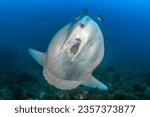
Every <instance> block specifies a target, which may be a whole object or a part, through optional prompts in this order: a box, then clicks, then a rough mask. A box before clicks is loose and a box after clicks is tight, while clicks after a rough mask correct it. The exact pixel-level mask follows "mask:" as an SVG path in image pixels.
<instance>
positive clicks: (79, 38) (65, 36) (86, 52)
mask: <svg viewBox="0 0 150 117" xmlns="http://www.w3.org/2000/svg"><path fill="white" fill-rule="evenodd" d="M28 51H29V53H30V54H31V56H32V57H33V58H34V59H35V60H36V61H37V62H38V63H39V64H40V65H42V66H43V75H44V77H45V79H46V80H47V81H48V83H49V84H51V85H53V86H55V87H56V88H58V89H63V90H70V89H73V88H76V87H78V86H79V85H83V86H87V87H91V88H98V89H101V90H107V89H108V88H107V87H106V86H105V85H104V84H103V83H101V82H100V81H98V80H97V79H96V78H94V77H93V76H92V72H93V70H94V69H95V68H96V67H97V66H98V65H99V64H100V63H101V61H102V59H103V56H104V41H103V35H102V32H101V30H100V28H99V26H98V25H97V24H96V22H95V21H93V20H92V19H91V18H90V17H89V16H84V17H83V18H81V19H80V20H77V21H73V22H72V23H69V24H67V25H66V26H64V27H63V28H61V29H60V30H59V31H58V32H57V33H56V35H55V36H54V37H53V39H52V40H51V42H50V44H49V46H48V49H47V51H46V52H45V53H42V52H39V51H37V50H34V49H29V50H28Z"/></svg>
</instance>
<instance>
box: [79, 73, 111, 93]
mask: <svg viewBox="0 0 150 117" xmlns="http://www.w3.org/2000/svg"><path fill="white" fill-rule="evenodd" d="M82 85H83V86H86V87H90V88H98V89H100V90H104V91H106V90H108V87H107V86H106V85H104V84H103V83H102V82H100V81H98V80H97V79H96V78H94V77H93V76H92V75H90V78H89V79H88V80H87V81H86V82H84V83H82Z"/></svg>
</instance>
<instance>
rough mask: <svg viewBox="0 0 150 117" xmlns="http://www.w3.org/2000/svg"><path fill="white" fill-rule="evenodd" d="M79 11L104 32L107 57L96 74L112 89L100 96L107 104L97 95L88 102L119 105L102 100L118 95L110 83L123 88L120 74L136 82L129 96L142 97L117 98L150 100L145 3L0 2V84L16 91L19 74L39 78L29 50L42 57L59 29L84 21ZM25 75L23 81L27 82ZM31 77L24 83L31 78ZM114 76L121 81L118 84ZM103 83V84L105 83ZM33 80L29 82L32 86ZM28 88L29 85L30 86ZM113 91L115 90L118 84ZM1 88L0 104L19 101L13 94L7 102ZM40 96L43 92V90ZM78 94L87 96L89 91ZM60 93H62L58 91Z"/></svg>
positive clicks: (148, 6) (149, 4)
mask: <svg viewBox="0 0 150 117" xmlns="http://www.w3.org/2000/svg"><path fill="white" fill-rule="evenodd" d="M83 8H88V10H89V16H90V17H91V18H92V19H93V20H95V21H96V22H97V23H98V24H99V26H100V28H101V30H102V32H103V36H104V41H105V56H104V59H103V61H102V63H101V65H100V66H98V68H97V70H96V71H95V75H97V76H98V77H101V76H102V77H103V78H102V79H104V82H106V84H107V85H109V86H110V89H111V90H110V91H108V92H107V93H104V94H105V98H101V96H102V97H104V96H103V95H104V94H103V92H102V93H101V92H100V97H99V98H97V97H91V98H89V99H118V97H117V96H116V95H115V94H112V95H115V96H116V97H115V96H114V97H113V96H112V97H108V96H106V95H108V94H109V93H110V94H111V93H112V92H113V91H114V90H116V89H115V88H116V87H113V82H114V80H116V82H117V83H118V82H120V84H121V83H124V79H123V81H121V78H122V75H123V76H124V74H125V75H128V77H129V78H130V77H131V79H135V82H137V84H133V86H132V88H131V89H132V90H131V89H129V90H131V92H136V91H134V90H133V88H135V90H138V91H137V92H138V94H140V93H141V92H143V90H144V92H145V93H146V94H142V96H141V97H138V94H137V92H136V93H135V94H134V96H133V97H132V96H131V97H130V93H131V92H129V94H128V96H129V97H121V99H150V96H149V95H148V94H149V93H147V92H150V80H149V79H150V22H149V21H150V13H149V12H150V1H148V0H132V1H131V0H1V1H0V70H1V72H0V74H1V76H0V79H1V80H0V82H2V83H3V85H4V86H5V88H6V89H8V90H9V86H8V87H7V85H8V84H9V85H10V86H12V85H13V86H14V84H15V83H16V84H15V85H18V82H14V80H16V81H17V79H16V76H17V77H18V74H19V75H20V73H22V71H23V73H24V72H25V73H27V74H28V71H29V72H31V73H29V74H30V75H31V74H32V75H31V76H34V75H33V73H35V72H36V71H37V72H38V73H37V74H39V72H41V73H42V68H41V67H40V66H39V65H37V63H36V62H35V61H34V60H33V59H32V58H31V56H30V55H29V54H28V52H27V49H28V48H30V47H32V48H34V49H37V50H40V51H43V52H44V51H46V49H47V47H48V44H49V42H50V41H51V39H52V37H53V36H54V35H55V33H56V32H57V31H58V30H59V29H60V28H61V27H63V26H64V25H66V24H67V23H69V22H72V21H74V16H75V15H76V14H79V15H81V16H83V12H82V9H83ZM98 15H102V17H103V19H104V22H100V21H98V20H97V16H98ZM101 69H102V70H101ZM116 69H117V70H116ZM119 70H120V71H119ZM25 73H24V74H23V77H24V76H25V77H26V74H25ZM114 74H115V75H114ZM30 75H29V76H28V75H27V77H31V76H30ZM40 75H41V74H40ZM117 75H119V76H117ZM139 75H141V76H139ZM114 76H115V77H117V78H118V77H119V80H118V79H117V78H114ZM41 77H42V76H41ZM105 77H107V78H106V79H105ZM112 77H113V78H112ZM137 77H138V78H137ZM141 77H142V78H141ZM140 78H141V79H142V80H144V81H143V82H144V86H143V85H142V86H141V85H140V82H141V79H140ZM13 79H14V80H13ZM25 79H26V78H25ZM33 79H34V78H32V80H33ZM41 79H43V77H42V78H41ZM32 80H31V82H34V80H33V81H32ZM29 81H30V80H29ZM20 82H21V81H19V83H20ZM22 82H24V81H22ZM36 82H37V81H36ZM42 82H44V81H42ZM127 82H129V84H132V83H131V82H134V80H133V81H131V82H130V81H127ZM44 83H45V82H44ZM31 84H32V83H31ZM31 84H30V83H29V85H31ZM37 84H38V83H37ZM3 85H2V86H3ZM114 85H117V86H118V84H114ZM127 85H128V84H127ZM2 86H1V87H0V88H1V89H0V97H1V99H18V98H14V97H12V95H13V94H10V95H11V96H10V98H8V97H9V96H7V97H5V95H4V94H2V93H1V92H3V88H2ZM111 86H112V88H111ZM18 87H26V85H24V84H23V86H22V85H19V86H18ZM18 87H17V88H15V89H14V92H15V91H16V89H17V90H19V89H20V88H18ZM141 87H142V88H143V87H144V88H143V89H142V88H141ZM119 89H121V91H120V90H119V91H118V92H119V94H124V92H125V91H126V90H127V89H126V87H121V88H119ZM22 90H24V89H22ZM22 90H21V91H20V90H19V91H18V92H19V94H18V92H17V95H23V94H22ZM43 90H44V91H45V89H43ZM46 90H48V89H46ZM80 90H81V92H85V90H89V89H85V90H84V89H80ZM91 90H92V91H93V90H94V89H90V91H91ZM96 91H97V90H96ZM4 92H5V91H4ZM4 92H3V93H4ZM27 92H28V91H27ZM33 92H34V91H33ZM45 92H46V91H45ZM56 92H57V90H56ZM118 92H117V93H118ZM120 92H121V93H120ZM34 93H35V92H34ZM59 93H60V94H61V93H62V92H61V91H59ZM74 93H76V91H74ZM93 93H95V92H93ZM69 94H70V92H69ZM69 94H68V95H69ZM71 94H72V92H71ZM71 94H70V95H71ZM119 94H117V95H119ZM131 94H132V93H131ZM66 95H67V94H66ZM66 95H65V96H66ZM76 95H77V94H76ZM124 95H125V94H124ZM145 95H146V96H145ZM147 95H148V96H147ZM55 96H56V95H55ZM55 96H52V97H51V96H50V97H49V98H48V99H55V98H56V97H57V98H58V97H59V96H60V95H59V96H58V94H57V96H56V97H55ZM121 96H122V95H121ZM35 97H36V96H35ZM66 97H67V96H66ZM66 97H65V98H66ZM30 98H33V97H32V96H31V97H30ZM36 98H37V97H36ZM57 98H56V99H57ZM67 98H68V97H67ZM21 99H27V96H25V97H23V96H22V98H21ZM42 99H47V98H42ZM68 99H76V98H68ZM77 99H78V98H77ZM85 99H87V98H85ZM119 99H120V97H119Z"/></svg>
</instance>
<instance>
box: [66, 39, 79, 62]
mask: <svg viewBox="0 0 150 117" xmlns="http://www.w3.org/2000/svg"><path fill="white" fill-rule="evenodd" d="M80 45H81V39H80V38H76V39H75V40H74V41H73V42H69V43H67V46H68V47H67V50H66V51H67V54H68V55H69V57H70V58H71V60H72V61H73V60H74V59H75V58H76V57H77V55H78V54H79V52H80Z"/></svg>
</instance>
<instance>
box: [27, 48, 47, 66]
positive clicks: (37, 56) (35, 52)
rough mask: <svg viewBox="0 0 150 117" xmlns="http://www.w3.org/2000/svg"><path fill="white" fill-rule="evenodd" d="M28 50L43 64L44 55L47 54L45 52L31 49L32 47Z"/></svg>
mask: <svg viewBox="0 0 150 117" xmlns="http://www.w3.org/2000/svg"><path fill="white" fill-rule="evenodd" d="M28 52H29V53H30V55H31V56H32V57H33V58H34V59H35V60H36V61H37V62H38V63H39V64H40V65H41V66H43V62H44V55H45V54H44V53H42V52H39V51H37V50H34V49H31V48H29V49H28Z"/></svg>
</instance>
